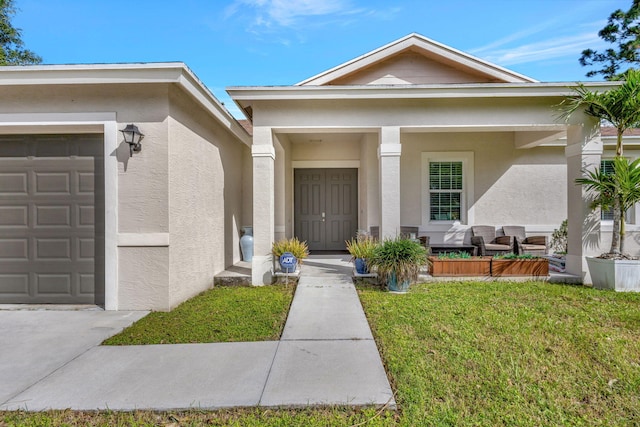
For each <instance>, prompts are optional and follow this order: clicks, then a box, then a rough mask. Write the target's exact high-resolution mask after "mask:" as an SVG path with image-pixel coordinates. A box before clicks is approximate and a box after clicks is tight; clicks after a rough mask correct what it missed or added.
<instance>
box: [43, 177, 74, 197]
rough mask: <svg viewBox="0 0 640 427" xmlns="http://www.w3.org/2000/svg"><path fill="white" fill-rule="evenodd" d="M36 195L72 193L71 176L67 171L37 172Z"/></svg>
mask: <svg viewBox="0 0 640 427" xmlns="http://www.w3.org/2000/svg"><path fill="white" fill-rule="evenodd" d="M35 178H36V195H38V194H41V193H56V194H60V193H62V194H65V195H67V194H71V177H70V174H69V173H68V172H67V173H65V172H36V174H35Z"/></svg>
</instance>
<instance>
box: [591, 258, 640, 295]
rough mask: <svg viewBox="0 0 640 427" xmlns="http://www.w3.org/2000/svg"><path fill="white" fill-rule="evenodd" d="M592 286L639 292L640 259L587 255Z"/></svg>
mask: <svg viewBox="0 0 640 427" xmlns="http://www.w3.org/2000/svg"><path fill="white" fill-rule="evenodd" d="M587 265H588V266H589V273H590V274H591V281H592V282H593V287H594V288H596V289H613V290H616V291H619V292H640V260H627V259H602V258H589V257H587Z"/></svg>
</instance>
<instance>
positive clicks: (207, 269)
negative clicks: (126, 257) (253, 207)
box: [168, 88, 246, 308]
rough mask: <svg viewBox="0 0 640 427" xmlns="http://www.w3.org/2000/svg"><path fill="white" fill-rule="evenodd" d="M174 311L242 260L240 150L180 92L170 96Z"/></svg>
mask: <svg viewBox="0 0 640 427" xmlns="http://www.w3.org/2000/svg"><path fill="white" fill-rule="evenodd" d="M169 98H170V106H171V108H170V115H171V116H170V118H169V153H168V163H169V199H168V200H169V203H168V204H169V232H170V246H169V250H170V252H169V263H170V271H169V276H170V290H169V299H170V308H173V307H174V306H175V305H176V304H178V303H180V302H182V301H183V300H185V299H186V298H189V297H191V296H193V295H195V294H197V293H199V292H201V291H203V290H205V289H207V288H209V287H211V286H212V285H213V276H214V275H215V274H216V273H219V272H220V271H222V270H224V269H225V267H226V266H228V265H232V264H233V263H235V262H237V261H239V260H240V245H239V237H240V234H239V232H240V226H241V225H242V224H241V220H242V200H243V196H242V191H243V185H242V180H243V177H242V170H243V153H244V154H246V151H244V152H243V149H242V145H241V144H240V143H239V142H237V141H235V138H234V137H233V136H232V135H231V134H230V133H229V132H228V131H226V130H225V129H223V128H222V127H221V126H220V125H219V124H218V123H217V122H216V121H214V120H213V119H212V118H211V117H210V116H208V115H207V114H205V113H204V112H203V111H202V110H200V109H198V108H197V107H196V105H195V104H193V103H192V102H191V100H190V99H188V98H187V96H186V95H185V94H183V93H182V92H181V91H180V90H179V89H174V88H172V90H171V91H170V97H169Z"/></svg>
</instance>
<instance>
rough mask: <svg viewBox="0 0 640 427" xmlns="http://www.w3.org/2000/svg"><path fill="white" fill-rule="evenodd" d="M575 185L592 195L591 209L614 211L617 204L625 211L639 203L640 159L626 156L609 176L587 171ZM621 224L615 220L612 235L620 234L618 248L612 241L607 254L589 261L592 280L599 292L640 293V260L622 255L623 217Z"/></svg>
mask: <svg viewBox="0 0 640 427" xmlns="http://www.w3.org/2000/svg"><path fill="white" fill-rule="evenodd" d="M576 182H577V183H578V184H582V185H584V186H585V187H586V188H587V189H588V190H590V191H592V192H593V196H592V203H591V204H592V207H594V208H596V207H600V208H602V209H609V208H611V207H612V206H613V207H614V211H615V209H616V207H615V206H616V205H617V206H618V207H619V208H620V210H621V211H622V212H624V211H626V210H628V209H630V208H631V207H633V205H635V204H636V203H638V202H640V159H636V160H634V161H633V162H630V161H629V160H628V159H626V158H624V157H616V158H615V159H614V161H613V173H610V174H607V173H604V172H603V171H602V170H600V169H596V170H595V171H587V172H586V177H584V178H580V179H578V180H576ZM614 218H615V214H614ZM619 224H620V225H619V228H616V225H615V220H614V225H613V227H614V229H613V232H614V234H619V244H618V246H617V247H615V246H614V245H613V242H612V247H611V249H610V250H609V252H608V253H605V254H602V255H600V256H599V257H597V258H587V265H588V266H589V272H590V273H591V280H592V282H593V286H594V287H595V288H598V289H614V290H618V291H640V260H638V259H637V258H636V257H632V256H630V255H628V254H625V253H624V252H623V251H624V238H625V221H624V216H621V217H620V223H619ZM616 229H617V230H618V232H617V233H616ZM612 240H615V237H614V238H612Z"/></svg>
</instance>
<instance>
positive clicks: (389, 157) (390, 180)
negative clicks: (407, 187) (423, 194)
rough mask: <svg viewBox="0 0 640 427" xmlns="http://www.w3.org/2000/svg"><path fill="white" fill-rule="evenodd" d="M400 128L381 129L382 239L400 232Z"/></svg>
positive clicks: (379, 154)
mask: <svg viewBox="0 0 640 427" xmlns="http://www.w3.org/2000/svg"><path fill="white" fill-rule="evenodd" d="M401 153H402V146H401V145H400V128H399V127H397V126H385V127H383V128H381V129H380V147H379V149H378V159H379V165H380V174H379V176H380V187H379V188H380V239H384V238H393V237H395V236H397V235H398V233H400V154H401Z"/></svg>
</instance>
